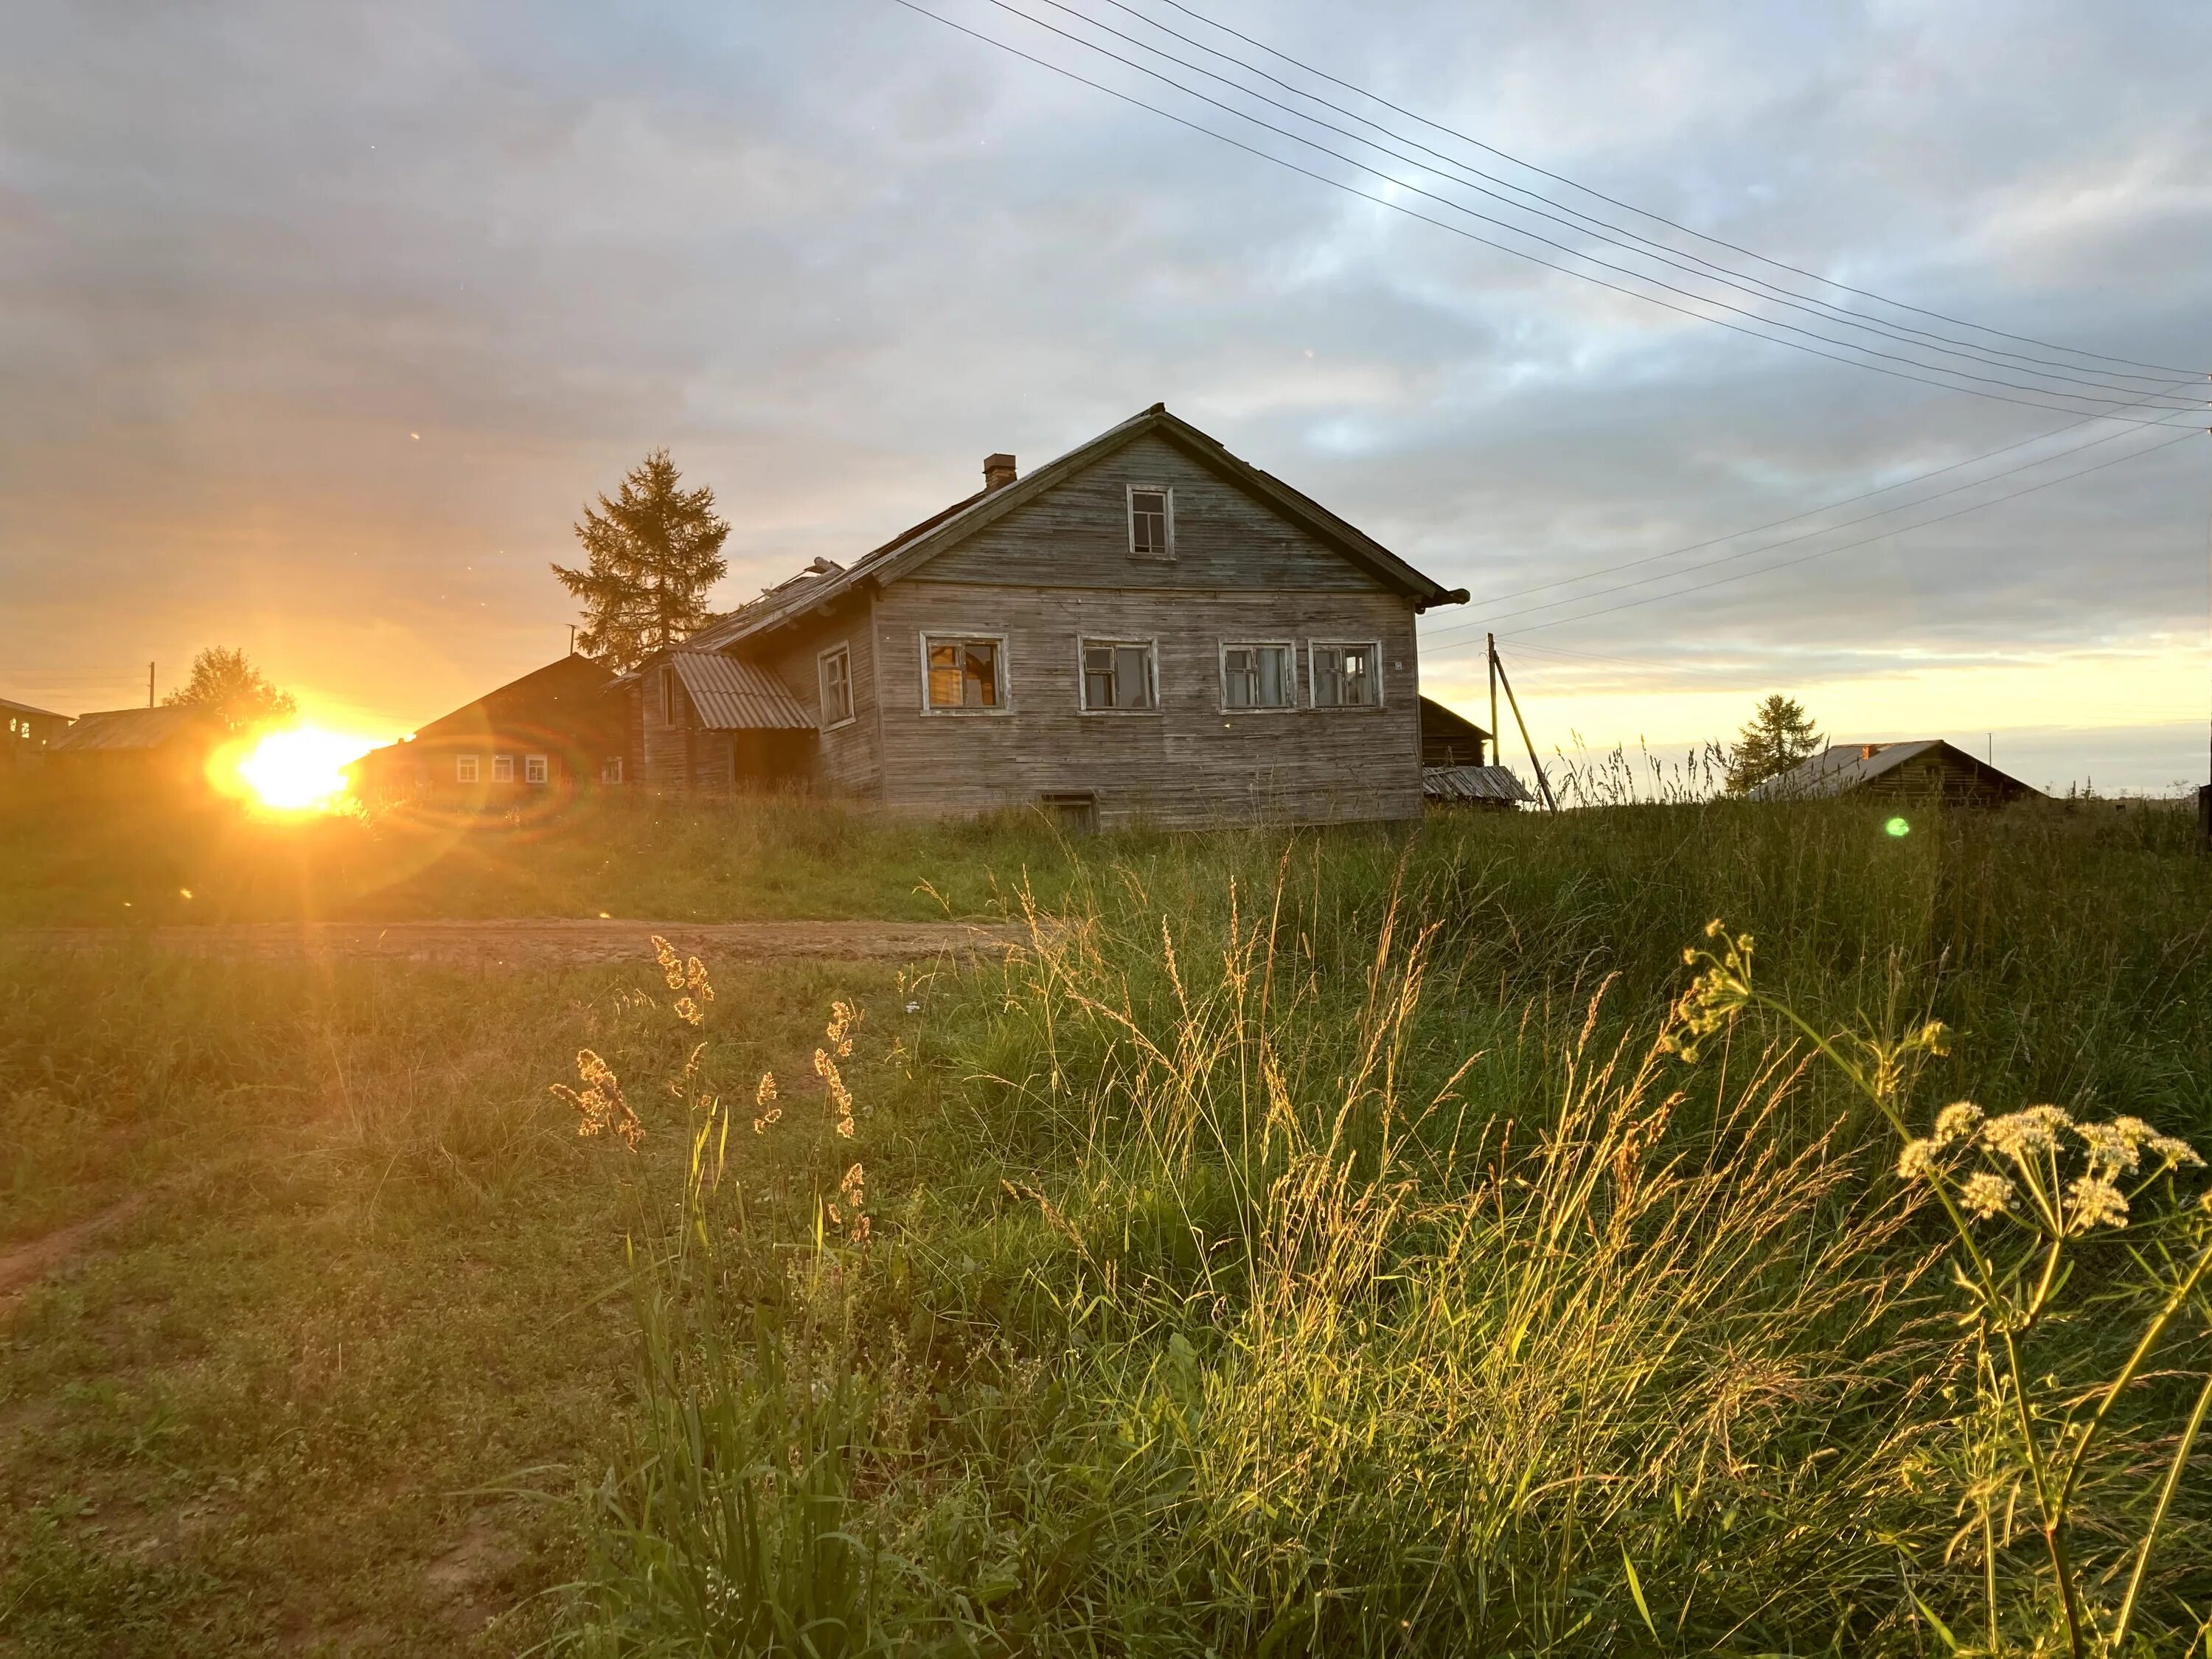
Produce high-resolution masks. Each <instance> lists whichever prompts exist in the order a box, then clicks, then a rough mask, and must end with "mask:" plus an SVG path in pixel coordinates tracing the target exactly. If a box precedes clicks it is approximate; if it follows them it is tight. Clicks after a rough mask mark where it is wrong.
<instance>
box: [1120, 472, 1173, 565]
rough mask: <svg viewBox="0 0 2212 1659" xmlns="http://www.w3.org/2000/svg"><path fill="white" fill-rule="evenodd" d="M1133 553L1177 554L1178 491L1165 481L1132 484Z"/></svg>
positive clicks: (1163, 556)
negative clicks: (1176, 501) (1176, 503)
mask: <svg viewBox="0 0 2212 1659" xmlns="http://www.w3.org/2000/svg"><path fill="white" fill-rule="evenodd" d="M1129 556H1130V557H1131V558H1133V559H1171V558H1173V557H1174V556H1175V491H1173V490H1172V489H1168V488H1167V487H1166V486H1165V485H1164V484H1131V485H1130V486H1129Z"/></svg>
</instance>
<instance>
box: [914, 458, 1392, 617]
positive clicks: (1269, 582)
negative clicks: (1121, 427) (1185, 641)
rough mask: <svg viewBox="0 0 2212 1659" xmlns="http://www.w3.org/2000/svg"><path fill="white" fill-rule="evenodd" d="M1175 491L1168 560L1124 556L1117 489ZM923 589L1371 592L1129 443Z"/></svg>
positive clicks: (1205, 483) (1315, 543) (1181, 469)
mask: <svg viewBox="0 0 2212 1659" xmlns="http://www.w3.org/2000/svg"><path fill="white" fill-rule="evenodd" d="M1131 484H1164V485H1166V486H1167V487H1168V488H1169V489H1172V490H1173V491H1174V492H1175V509H1174V516H1175V539H1174V546H1175V556H1174V558H1173V559H1171V560H1170V559H1139V558H1133V557H1132V556H1130V553H1129V520H1128V495H1127V489H1128V486H1129V485H1131ZM924 570H925V571H926V573H927V576H928V578H929V580H933V581H940V582H955V581H964V582H988V583H992V584H1002V583H1004V584H1012V585H1016V586H1031V587H1055V586H1062V585H1069V586H1079V587H1098V586H1107V587H1116V588H1145V589H1162V590H1174V591H1183V590H1188V589H1191V588H1199V589H1206V588H1226V589H1253V588H1265V589H1269V590H1283V589H1311V590H1314V591H1316V592H1339V593H1342V592H1379V591H1381V589H1380V588H1379V586H1378V585H1377V583H1376V581H1375V580H1374V579H1373V578H1372V577H1370V575H1368V574H1367V573H1366V572H1364V570H1361V569H1360V568H1358V567H1357V566H1355V565H1353V564H1352V563H1350V562H1347V561H1346V559H1345V558H1344V557H1343V556H1341V555H1340V554H1339V553H1338V552H1337V551H1336V550H1334V548H1332V547H1330V546H1329V545H1328V544H1326V543H1325V542H1322V541H1321V540H1320V539H1318V538H1316V537H1315V536H1314V535H1312V534H1311V533H1310V532H1308V531H1306V530H1304V528H1302V527H1300V526H1297V525H1294V524H1292V523H1291V522H1290V521H1289V520H1285V519H1283V518H1280V517H1279V516H1278V515H1277V514H1276V513H1274V512H1273V510H1272V509H1271V508H1269V507H1266V506H1265V505H1263V504H1262V503H1261V502H1259V501H1255V500H1254V499H1253V498H1252V497H1250V496H1249V495H1246V494H1245V493H1244V492H1243V490H1242V489H1238V488H1237V486H1236V485H1234V484H1232V483H1229V482H1227V481H1226V480H1225V479H1223V478H1222V477H1219V476H1218V475H1217V474H1216V473H1214V472H1213V471H1212V470H1211V469H1209V468H1206V467H1203V466H1200V465H1199V464H1198V463H1197V462H1196V461H1194V460H1193V459H1191V458H1190V457H1189V456H1188V455H1186V454H1184V453H1183V452H1182V450H1180V449H1178V448H1176V447H1175V446H1174V445H1173V444H1170V443H1169V442H1167V441H1165V440H1164V439H1161V438H1158V437H1146V438H1139V439H1138V440H1137V441H1135V442H1133V443H1132V444H1129V445H1128V446H1127V447H1125V448H1123V449H1121V450H1120V451H1119V452H1117V453H1115V454H1114V455H1112V456H1110V457H1109V458H1108V459H1105V460H1103V461H1101V462H1099V463H1098V464H1097V465H1094V466H1092V467H1090V468H1088V469H1087V470H1085V471H1082V472H1079V473H1078V474H1077V475H1076V476H1075V477H1072V478H1070V479H1068V480H1066V482H1065V483H1061V484H1060V486H1059V487H1058V488H1056V489H1053V490H1051V491H1050V492H1049V493H1048V494H1047V495H1044V496H1042V498H1040V499H1039V500H1037V501H1032V502H1030V504H1029V505H1028V506H1027V507H1023V508H1021V509H1020V510H1019V511H1018V512H1015V513H1009V514H1008V515H1007V516H1006V518H1004V519H1002V520H1000V521H999V522H998V523H996V524H994V525H991V526H988V527H987V528H985V529H983V530H981V531H979V532H976V533H975V535H974V536H972V537H971V538H969V539H968V540H966V541H964V542H962V543H961V544H959V545H957V547H954V548H951V549H950V550H947V551H945V553H943V554H940V555H939V556H938V557H936V558H934V559H932V560H931V561H930V562H929V563H928V564H927V566H925V567H924Z"/></svg>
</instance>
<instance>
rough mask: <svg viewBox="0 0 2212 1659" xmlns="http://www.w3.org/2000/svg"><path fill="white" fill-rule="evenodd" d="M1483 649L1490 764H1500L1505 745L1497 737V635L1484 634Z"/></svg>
mask: <svg viewBox="0 0 2212 1659" xmlns="http://www.w3.org/2000/svg"><path fill="white" fill-rule="evenodd" d="M1482 638H1483V645H1484V648H1485V650H1486V653H1488V656H1489V659H1490V763H1491V764H1492V766H1496V765H1499V764H1501V763H1502V757H1503V755H1504V749H1505V745H1504V744H1503V743H1501V742H1499V741H1498V635H1495V634H1485V635H1483V636H1482Z"/></svg>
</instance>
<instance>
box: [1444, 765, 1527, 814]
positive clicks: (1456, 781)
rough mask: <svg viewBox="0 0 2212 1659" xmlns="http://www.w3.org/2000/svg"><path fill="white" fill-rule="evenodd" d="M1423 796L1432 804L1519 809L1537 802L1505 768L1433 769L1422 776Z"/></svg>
mask: <svg viewBox="0 0 2212 1659" xmlns="http://www.w3.org/2000/svg"><path fill="white" fill-rule="evenodd" d="M1421 793H1422V794H1423V795H1425V797H1427V798H1428V799H1431V800H1487V801H1497V802H1498V803H1500V804H1502V805H1508V806H1512V805H1519V804H1520V803H1521V802H1522V801H1527V800H1534V799H1535V797H1534V796H1533V795H1531V794H1530V793H1528V791H1527V790H1526V789H1524V788H1522V787H1521V780H1520V779H1518V778H1516V777H1515V776H1514V775H1513V772H1512V769H1510V767H1504V766H1431V767H1428V768H1425V769H1424V770H1423V771H1422V773H1421Z"/></svg>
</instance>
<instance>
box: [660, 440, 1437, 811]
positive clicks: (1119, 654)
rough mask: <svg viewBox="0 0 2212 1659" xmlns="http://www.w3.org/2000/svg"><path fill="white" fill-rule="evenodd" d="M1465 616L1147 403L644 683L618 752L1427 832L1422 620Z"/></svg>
mask: <svg viewBox="0 0 2212 1659" xmlns="http://www.w3.org/2000/svg"><path fill="white" fill-rule="evenodd" d="M1466 598H1467V595H1466V593H1465V592H1464V591H1453V590H1449V589H1446V588H1444V587H1443V586H1441V585H1440V584H1438V583H1437V582H1436V581H1434V580H1431V579H1430V578H1429V577H1427V576H1425V575H1423V574H1421V573H1420V572H1419V571H1418V570H1416V569H1414V568H1413V567H1412V566H1410V565H1408V564H1407V563H1406V562H1405V561H1403V560H1402V559H1400V558H1399V557H1398V556H1396V555H1395V554H1393V553H1391V552H1390V551H1389V550H1388V549H1386V548H1384V547H1383V546H1381V545H1380V544H1377V543H1376V542H1375V541H1373V540H1372V539H1371V538H1369V537H1367V536H1366V535H1364V534H1363V533H1362V532H1360V531H1358V530H1357V529H1355V528H1353V527H1352V526H1351V525H1349V524H1346V522H1345V521H1344V520H1341V519H1340V518H1338V517H1337V516H1336V515H1335V514H1334V513H1331V512H1329V511H1328V509H1327V508H1325V507H1322V506H1320V505H1319V504H1318V503H1316V501H1312V500H1310V498H1309V497H1307V496H1305V495H1301V494H1299V493H1298V492H1297V490H1295V489H1291V487H1290V486H1289V485H1287V484H1285V483H1282V482H1281V481H1280V480H1279V479H1277V478H1274V477H1270V476H1269V475H1268V474H1267V473H1265V472H1263V471H1260V470H1259V469H1258V468H1256V467H1254V466H1252V465H1249V464H1248V463H1246V462H1244V461H1243V460H1240V459H1237V457H1236V456H1234V455H1231V453H1229V452H1228V451H1227V450H1226V449H1225V448H1223V447H1221V445H1220V444H1219V443H1218V442H1216V441H1214V440H1213V439H1212V438H1210V437H1208V436H1207V435H1206V434H1205V433H1203V432H1200V430H1198V428H1195V427H1193V426H1191V425H1190V424H1188V422H1184V421H1182V420H1180V419H1178V418H1177V417H1176V416H1173V415H1170V414H1169V413H1168V411H1167V410H1166V409H1165V408H1164V406H1162V405H1160V404H1154V405H1153V406H1152V408H1150V409H1148V410H1146V411H1144V412H1143V413H1142V414H1140V415H1138V416H1135V417H1134V418H1133V419H1131V420H1128V421H1125V422H1122V423H1121V425H1119V426H1116V427H1115V428H1112V429H1111V430H1109V431H1108V432H1105V433H1103V434H1102V435H1099V436H1098V437H1097V438H1094V439H1092V440H1091V441H1090V442H1088V443H1086V444H1084V445H1082V446H1081V447H1079V448H1077V449H1074V450H1072V451H1070V452H1069V453H1067V454H1066V455H1063V456H1061V457H1060V459H1057V460H1054V461H1052V462H1049V463H1048V464H1047V465H1043V466H1042V467H1039V468H1037V469H1036V471H1033V472H1031V473H1030V475H1029V476H1028V477H1021V476H1019V475H1018V471H1017V470H1016V466H1015V461H1014V458H1013V457H1012V456H1011V455H1005V454H994V455H992V456H989V457H987V458H986V459H985V461H984V463H983V488H982V489H981V490H979V491H977V492H976V493H975V494H974V495H969V496H968V497H966V498H965V499H963V500H961V501H956V502H954V503H953V504H952V505H951V506H950V507H946V508H945V510H944V511H942V512H940V513H936V514H934V515H933V516H932V517H930V518H928V519H926V520H923V521H922V522H921V523H920V524H918V525H915V526H913V527H912V528H911V529H909V530H907V531H904V532H902V533H901V534H899V535H897V536H895V537H893V538H891V539H890V541H888V542H886V543H884V544H883V545H882V546H880V547H878V548H876V549H875V550H872V551H871V552H869V553H867V554H866V555H864V556H861V557H860V558H858V559H856V560H854V562H852V563H851V564H850V565H839V564H837V563H836V562H832V561H829V560H827V559H817V561H816V562H814V563H813V564H812V565H811V566H809V567H808V568H806V569H805V570H802V571H800V572H799V574H797V575H795V576H793V577H792V578H791V579H790V580H787V581H785V582H783V583H781V584H780V585H779V586H775V587H772V588H769V590H767V591H766V592H763V594H762V595H761V596H760V597H759V598H758V599H755V600H753V601H752V602H751V603H750V604H748V605H744V606H743V607H742V608H740V609H739V610H738V611H734V612H732V614H730V615H728V616H726V617H721V618H720V619H719V620H717V621H716V622H714V623H711V624H709V625H708V627H706V628H705V629H701V630H700V631H699V632H698V633H696V634H695V635H692V636H691V637H690V639H689V640H687V641H684V644H683V645H682V647H679V648H678V649H677V650H674V651H671V652H669V653H664V654H663V655H661V656H659V657H657V658H655V659H652V660H650V661H648V662H647V663H646V664H644V665H641V667H640V668H639V669H638V670H637V671H635V672H633V673H632V674H630V675H629V676H627V677H626V678H625V680H624V682H623V691H624V693H625V695H626V696H627V697H628V699H629V720H630V736H629V753H630V754H631V755H632V757H634V758H635V765H636V769H637V772H638V775H640V776H641V778H642V779H643V781H645V782H647V784H649V785H653V786H655V787H665V788H684V789H704V790H713V789H729V788H735V787H752V786H758V785H762V784H769V785H774V784H779V783H783V784H802V785H805V786H806V787H813V788H818V789H821V790H823V791H824V792H827V793H835V794H837V795H841V796H844V797H847V798H849V799H854V800H859V801H865V802H869V803H873V804H876V805H881V806H883V807H885V808H887V809H890V810H892V811H906V812H915V813H927V814H964V813H976V812H983V811H993V810H997V809H1003V808H1009V807H1012V808H1023V807H1030V808H1042V809H1043V810H1045V811H1049V812H1051V813H1053V814H1054V815H1055V816H1056V817H1059V818H1060V820H1061V821H1062V822H1064V823H1067V824H1069V825H1071V826H1074V827H1091V826H1096V825H1113V824H1118V823H1131V822H1135V821H1139V820H1141V821H1146V822H1151V823H1160V824H1165V825H1195V824H1205V823H1221V822H1233V821H1239V820H1251V819H1255V818H1267V819H1273V820H1279V821H1285V822H1299V823H1310V822H1326V821H1332V820H1351V819H1370V818H1407V817H1416V816H1418V815H1419V812H1420V811H1421V802H1422V793H1421V752H1422V744H1423V733H1422V724H1421V715H1420V696H1419V692H1420V663H1419V656H1418V654H1417V647H1416V645H1415V641H1414V633H1413V619H1414V617H1416V616H1418V615H1419V613H1420V612H1421V611H1425V610H1426V609H1428V608H1429V607H1430V606H1431V605H1454V604H1461V603H1463V602H1464V601H1465V599H1466Z"/></svg>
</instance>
